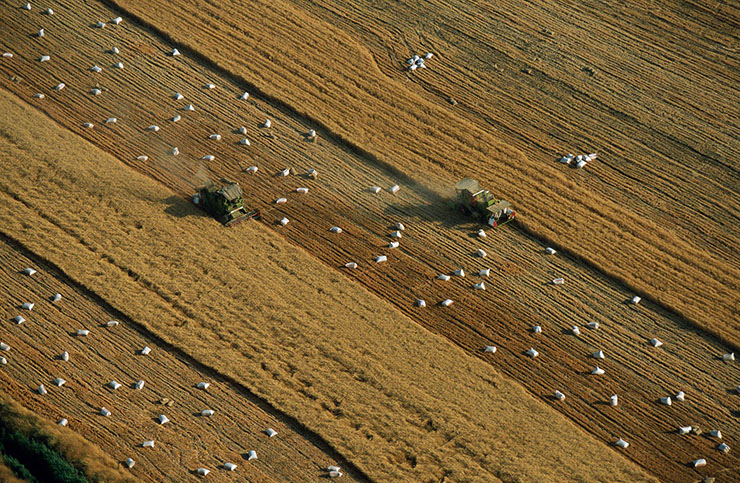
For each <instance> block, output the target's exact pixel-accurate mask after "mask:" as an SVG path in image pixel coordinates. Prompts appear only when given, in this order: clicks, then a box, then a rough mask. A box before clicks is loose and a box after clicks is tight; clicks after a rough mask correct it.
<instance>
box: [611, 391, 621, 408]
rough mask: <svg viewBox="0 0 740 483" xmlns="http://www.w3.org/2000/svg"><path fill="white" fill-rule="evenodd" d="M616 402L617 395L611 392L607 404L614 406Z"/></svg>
mask: <svg viewBox="0 0 740 483" xmlns="http://www.w3.org/2000/svg"><path fill="white" fill-rule="evenodd" d="M618 404H619V396H617V395H616V394H613V395H612V396H611V397H610V398H609V406H612V407H616V406H617V405H618Z"/></svg>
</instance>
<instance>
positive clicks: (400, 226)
mask: <svg viewBox="0 0 740 483" xmlns="http://www.w3.org/2000/svg"><path fill="white" fill-rule="evenodd" d="M405 229H406V227H405V226H403V223H401V222H400V221H399V222H398V223H396V230H398V231H404V230H405Z"/></svg>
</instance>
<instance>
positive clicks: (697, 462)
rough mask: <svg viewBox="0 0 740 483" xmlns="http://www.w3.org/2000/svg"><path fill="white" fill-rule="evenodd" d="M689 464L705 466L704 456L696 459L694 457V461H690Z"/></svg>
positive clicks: (696, 466)
mask: <svg viewBox="0 0 740 483" xmlns="http://www.w3.org/2000/svg"><path fill="white" fill-rule="evenodd" d="M691 464H692V466H693V467H694V468H698V467H700V466H706V465H707V460H705V459H704V458H698V459H695V460H694V461H692V462H691Z"/></svg>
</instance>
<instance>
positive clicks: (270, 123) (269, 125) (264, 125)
mask: <svg viewBox="0 0 740 483" xmlns="http://www.w3.org/2000/svg"><path fill="white" fill-rule="evenodd" d="M262 127H264V128H267V129H270V128H271V127H272V121H270V120H269V119H267V120H266V121H265V123H264V124H263V125H262Z"/></svg>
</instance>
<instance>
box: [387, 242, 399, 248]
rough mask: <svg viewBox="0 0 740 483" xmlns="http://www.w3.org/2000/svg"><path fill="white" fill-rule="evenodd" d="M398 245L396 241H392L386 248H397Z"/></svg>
mask: <svg viewBox="0 0 740 483" xmlns="http://www.w3.org/2000/svg"><path fill="white" fill-rule="evenodd" d="M399 245H400V244H399V243H398V242H397V241H392V242H390V243H389V244H388V248H398V246H399Z"/></svg>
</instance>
